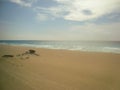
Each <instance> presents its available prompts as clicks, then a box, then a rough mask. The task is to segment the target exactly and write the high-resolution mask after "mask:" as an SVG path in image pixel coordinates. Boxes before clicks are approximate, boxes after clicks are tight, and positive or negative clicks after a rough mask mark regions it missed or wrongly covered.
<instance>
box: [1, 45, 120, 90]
mask: <svg viewBox="0 0 120 90" xmlns="http://www.w3.org/2000/svg"><path fill="white" fill-rule="evenodd" d="M29 49H33V50H35V51H36V53H37V54H39V56H35V55H30V56H29V59H24V58H23V59H21V58H19V57H17V56H16V55H18V54H21V53H24V52H25V51H27V50H29ZM0 50H1V51H0V90H40V89H41V90H101V89H102V90H119V89H120V86H119V84H120V77H119V76H120V71H119V69H120V54H115V53H102V52H83V51H71V50H56V49H43V48H33V47H23V46H11V45H0ZM5 54H12V55H14V56H15V57H13V58H3V57H1V56H3V55H5Z"/></svg>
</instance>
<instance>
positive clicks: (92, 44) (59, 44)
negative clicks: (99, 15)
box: [0, 40, 120, 54]
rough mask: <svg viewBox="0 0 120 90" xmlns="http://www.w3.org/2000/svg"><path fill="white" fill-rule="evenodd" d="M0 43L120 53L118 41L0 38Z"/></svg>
mask: <svg viewBox="0 0 120 90" xmlns="http://www.w3.org/2000/svg"><path fill="white" fill-rule="evenodd" d="M0 44H7V45H15V46H27V47H35V48H48V49H65V50H79V51H88V52H110V53H119V54H120V41H46V40H45V41H44V40H0Z"/></svg>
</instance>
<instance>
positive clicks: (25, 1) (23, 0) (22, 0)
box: [10, 0, 37, 7]
mask: <svg viewBox="0 0 120 90" xmlns="http://www.w3.org/2000/svg"><path fill="white" fill-rule="evenodd" d="M10 1H11V2H12V3H16V4H18V5H21V6H24V7H31V6H32V4H33V3H34V2H36V1H37V0H10Z"/></svg>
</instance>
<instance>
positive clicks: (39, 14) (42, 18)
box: [37, 13, 48, 21]
mask: <svg viewBox="0 0 120 90" xmlns="http://www.w3.org/2000/svg"><path fill="white" fill-rule="evenodd" d="M47 19H48V16H47V15H45V14H41V13H38V14H37V20H39V21H46V20H47Z"/></svg>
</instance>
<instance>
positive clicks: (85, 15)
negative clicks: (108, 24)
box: [38, 0, 120, 21]
mask: <svg viewBox="0 0 120 90" xmlns="http://www.w3.org/2000/svg"><path fill="white" fill-rule="evenodd" d="M54 1H56V2H57V3H58V5H57V6H54V7H53V6H52V7H49V8H41V7H39V9H38V10H40V11H42V12H43V13H48V14H51V15H52V16H54V17H61V18H64V19H65V20H72V21H86V20H92V19H96V18H99V17H101V16H103V15H106V14H110V13H114V12H116V11H119V9H120V0H104V1H102V0H54Z"/></svg>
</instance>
